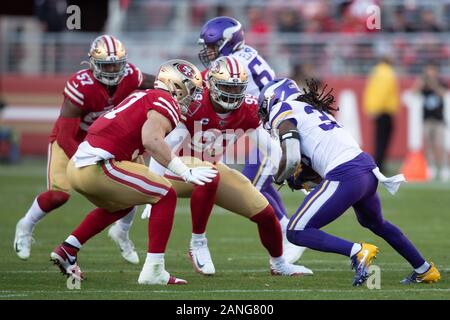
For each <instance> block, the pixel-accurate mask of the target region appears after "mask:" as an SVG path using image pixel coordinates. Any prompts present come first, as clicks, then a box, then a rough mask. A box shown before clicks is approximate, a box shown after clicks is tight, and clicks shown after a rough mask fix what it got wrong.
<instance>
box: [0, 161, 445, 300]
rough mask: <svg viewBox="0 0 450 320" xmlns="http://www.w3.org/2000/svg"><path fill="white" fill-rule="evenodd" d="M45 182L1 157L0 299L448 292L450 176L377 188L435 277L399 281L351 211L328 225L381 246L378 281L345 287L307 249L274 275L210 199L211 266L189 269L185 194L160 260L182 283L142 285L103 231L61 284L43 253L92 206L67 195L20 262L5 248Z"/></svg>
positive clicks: (291, 196) (142, 230) (340, 267)
mask: <svg viewBox="0 0 450 320" xmlns="http://www.w3.org/2000/svg"><path fill="white" fill-rule="evenodd" d="M44 188H45V163H44V162H43V160H42V161H29V162H26V163H24V164H22V165H20V166H0V208H1V209H0V210H1V218H0V219H1V220H0V221H1V222H0V299H121V300H123V299H181V300H186V299H450V280H449V271H450V236H449V235H450V185H443V184H427V185H425V184H422V185H420V184H407V185H404V186H403V187H402V188H401V189H400V191H399V193H398V194H397V195H396V196H395V197H393V196H390V195H389V194H387V192H385V190H384V189H383V188H380V189H383V190H380V192H381V196H382V200H383V208H384V211H385V217H386V218H387V219H389V220H390V221H392V222H393V223H395V224H397V225H398V226H399V227H400V228H401V229H402V230H403V231H404V232H405V234H407V235H408V236H409V237H410V239H411V240H412V241H413V242H414V243H415V244H416V245H417V246H418V248H419V249H420V250H421V252H422V253H423V254H424V256H425V257H426V258H427V259H431V260H432V261H434V262H435V263H436V265H437V267H438V268H439V269H440V271H441V275H442V280H441V282H439V283H437V284H433V285H414V286H402V285H400V284H399V281H400V280H401V279H402V278H403V277H404V276H406V275H407V274H408V273H409V272H410V271H411V270H410V267H409V265H408V264H407V263H406V262H405V261H404V260H403V259H402V258H401V257H400V256H399V255H398V254H397V253H396V252H394V250H393V249H391V248H390V247H389V246H388V245H387V244H386V243H385V242H384V241H383V240H381V239H380V238H378V237H376V236H375V235H373V234H371V233H370V232H369V231H367V230H365V229H363V228H362V227H360V226H359V225H358V223H357V221H356V219H355V217H354V214H353V211H348V212H347V213H345V215H344V216H343V217H342V218H341V219H339V220H338V221H336V222H334V223H333V224H332V225H330V226H328V227H327V228H326V230H327V231H329V232H331V233H333V234H335V235H338V236H341V237H345V238H347V239H349V240H354V241H361V240H364V241H368V242H371V243H374V244H376V245H377V246H379V247H380V250H381V252H380V254H379V255H378V259H377V260H376V261H375V264H376V265H378V266H379V267H380V269H381V289H379V290H377V289H373V290H369V289H368V288H367V287H366V286H363V287H360V288H354V287H352V286H351V280H352V275H353V272H352V271H350V267H349V259H347V258H345V257H343V256H338V255H334V254H325V253H320V252H313V251H311V250H310V251H307V252H306V253H305V254H304V256H303V257H302V259H301V261H300V262H299V263H301V264H304V265H305V266H307V267H309V268H311V269H313V271H314V272H315V275H314V276H313V277H292V278H288V277H272V276H270V273H269V269H268V256H267V254H266V252H265V250H264V249H263V248H262V246H261V245H260V243H259V239H258V236H257V230H256V227H255V225H254V224H253V223H251V222H249V221H247V220H246V219H244V218H242V217H239V216H236V215H234V214H231V213H229V212H226V211H224V210H222V209H220V208H215V209H214V212H213V214H212V216H211V219H210V223H209V226H208V230H207V231H208V239H209V244H210V249H211V253H212V256H213V259H214V262H215V266H216V271H217V272H216V275H215V276H213V277H203V276H201V275H199V274H197V273H195V272H194V271H193V269H192V266H191V263H190V261H189V260H188V259H187V258H186V252H187V248H188V243H189V239H190V216H189V214H188V213H189V211H188V202H187V201H186V200H181V201H179V204H178V209H177V214H176V216H175V225H174V228H173V231H172V236H171V239H170V242H169V246H168V250H167V254H166V267H167V269H168V270H169V271H170V272H171V273H173V274H175V275H177V276H179V277H181V278H185V279H187V280H188V281H189V284H188V285H186V286H167V287H164V286H141V285H139V284H138V283H137V278H138V275H139V272H140V269H141V266H140V265H139V266H134V265H130V264H127V263H126V262H125V261H123V260H122V258H121V256H120V254H119V250H118V249H117V248H116V246H115V245H114V244H113V243H112V242H111V241H110V240H109V238H108V237H107V235H106V232H104V233H102V234H100V235H98V236H97V237H96V238H94V239H92V240H91V241H90V242H88V243H87V244H86V245H85V246H84V247H83V249H82V251H81V253H80V254H79V264H80V266H81V268H82V270H83V271H84V273H85V276H86V281H84V282H83V283H82V286H81V290H69V289H67V287H66V279H65V278H64V277H63V276H62V275H61V274H60V273H59V271H58V270H57V268H56V267H55V266H53V265H52V264H51V263H50V262H49V254H50V252H51V250H52V249H53V248H54V247H55V246H56V245H57V244H58V243H59V242H61V241H62V240H64V239H65V238H66V237H67V235H68V234H69V233H70V232H71V231H72V230H73V229H74V228H75V227H76V226H77V225H78V224H79V223H80V222H81V220H82V219H83V217H84V216H85V214H86V213H87V212H88V211H89V210H90V208H92V206H91V205H90V204H89V203H88V202H87V200H85V199H84V198H82V197H81V196H79V195H78V194H73V196H72V199H71V201H70V202H69V203H68V204H66V205H65V206H63V207H62V208H60V209H58V210H57V211H55V212H54V213H52V214H51V216H49V217H47V218H46V219H44V220H43V221H42V222H41V223H40V224H39V225H38V226H37V228H36V230H35V234H34V236H35V238H36V243H35V244H34V246H33V248H32V255H31V258H30V259H29V260H28V261H21V260H20V259H19V258H18V257H17V256H16V254H15V253H14V251H13V246H12V243H13V238H14V229H15V224H16V222H17V220H18V219H19V218H20V217H21V216H22V215H23V214H24V212H25V211H26V210H27V208H28V207H29V205H30V204H31V202H32V200H33V198H34V197H35V195H36V194H37V193H39V192H40V191H42V190H43V189H44ZM282 195H283V198H284V200H285V204H286V206H287V208H288V211H289V213H291V214H292V213H293V212H294V210H295V209H296V207H297V206H298V204H299V203H300V202H301V201H302V199H303V194H302V193H300V192H297V193H292V192H291V191H290V190H287V188H286V190H284V191H283V194H282ZM146 230H147V223H146V222H144V221H143V220H141V219H140V211H139V212H138V214H137V215H136V217H135V221H134V225H133V227H132V230H131V237H132V239H133V240H134V242H135V245H136V247H137V250H138V252H139V254H140V258H141V262H142V261H143V260H144V258H145V252H146V243H147V231H146Z"/></svg>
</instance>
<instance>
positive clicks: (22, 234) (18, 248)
mask: <svg viewBox="0 0 450 320" xmlns="http://www.w3.org/2000/svg"><path fill="white" fill-rule="evenodd" d="M33 242H34V239H33V230H31V231H30V228H29V227H27V226H26V224H25V221H24V218H22V219H20V220H19V222H17V225H16V235H15V236H14V251H15V252H16V254H17V255H18V256H19V258H20V259H22V260H27V259H28V258H29V257H30V253H31V244H32V243H33Z"/></svg>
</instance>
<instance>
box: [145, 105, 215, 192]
mask: <svg viewBox="0 0 450 320" xmlns="http://www.w3.org/2000/svg"><path fill="white" fill-rule="evenodd" d="M170 131H172V124H171V123H170V121H169V120H168V119H167V118H166V117H165V116H163V115H162V114H160V113H158V112H156V111H154V110H150V111H149V113H148V119H147V121H146V122H145V123H144V126H143V127H142V143H143V145H144V147H145V149H146V150H147V151H148V152H149V153H150V156H151V157H152V158H154V159H155V160H156V161H157V162H158V163H160V164H161V165H162V166H164V167H166V168H167V169H169V170H170V171H172V172H173V173H174V174H176V175H178V176H180V177H181V178H182V179H184V181H186V182H190V183H194V184H197V185H204V184H205V183H208V182H211V181H212V178H214V177H215V176H216V175H217V171H216V170H215V169H213V168H212V167H197V168H189V167H187V166H186V165H185V164H184V163H183V162H182V161H181V159H180V158H178V157H177V156H175V155H174V154H173V152H172V150H171V148H170V146H169V145H168V144H167V143H166V141H165V140H164V138H165V136H166V134H168V133H169V132H170Z"/></svg>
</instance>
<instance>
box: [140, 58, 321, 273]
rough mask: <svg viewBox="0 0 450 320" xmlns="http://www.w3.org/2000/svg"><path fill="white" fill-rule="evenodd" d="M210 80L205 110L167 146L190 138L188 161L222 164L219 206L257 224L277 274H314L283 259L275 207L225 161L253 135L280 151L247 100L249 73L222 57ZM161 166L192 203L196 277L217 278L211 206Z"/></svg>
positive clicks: (196, 111) (190, 117) (201, 98)
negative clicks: (209, 235) (228, 150)
mask: <svg viewBox="0 0 450 320" xmlns="http://www.w3.org/2000/svg"><path fill="white" fill-rule="evenodd" d="M206 78H207V84H208V86H207V87H206V88H204V89H203V92H202V93H201V94H200V95H198V96H197V98H196V101H195V102H196V103H197V102H201V107H198V106H197V105H196V104H193V105H191V106H190V108H189V111H188V112H187V114H186V115H185V117H184V118H183V121H182V123H180V124H179V125H178V126H177V128H176V130H174V131H173V132H172V133H171V134H170V135H169V136H168V137H167V138H166V141H167V142H168V144H169V145H171V146H172V148H174V149H177V148H178V147H179V143H180V142H182V141H184V142H186V139H185V138H186V137H187V136H189V135H190V140H189V141H188V142H189V146H188V148H186V147H183V148H182V153H183V157H182V159H183V161H185V162H186V163H189V164H190V165H194V166H195V165H204V164H202V162H201V161H200V160H198V158H200V159H202V160H209V161H212V162H218V163H217V164H216V167H217V170H218V171H219V173H220V181H219V185H218V188H217V192H216V196H215V197H216V198H215V204H217V205H219V206H221V207H223V208H225V209H227V210H229V211H231V212H235V213H237V214H240V215H242V216H244V217H246V218H249V219H250V220H251V221H253V222H255V223H256V224H257V226H258V231H259V235H260V239H261V242H262V244H263V245H264V247H265V248H266V249H267V250H268V252H269V254H270V269H271V272H272V274H274V275H285V276H291V275H300V274H312V271H311V270H309V269H307V268H305V267H303V266H298V265H293V264H289V263H287V262H286V261H285V259H284V257H283V256H282V254H283V248H282V242H283V240H282V233H281V228H280V225H279V222H278V219H277V218H276V216H275V213H274V211H273V208H272V207H271V205H270V204H269V203H268V201H267V200H266V199H265V197H264V196H263V195H262V194H261V193H260V192H259V191H258V190H257V189H256V188H255V187H254V186H253V185H252V183H251V182H250V181H249V180H248V179H247V178H246V177H244V176H243V175H242V174H241V173H239V172H238V171H236V170H232V169H231V168H229V167H228V166H226V165H224V164H223V163H221V162H220V159H221V156H222V154H223V150H224V148H225V147H226V146H230V145H234V144H235V141H236V140H237V138H238V137H237V136H236V133H238V135H239V133H241V134H244V133H247V134H249V136H250V137H251V138H253V139H256V140H257V141H258V142H260V143H262V144H263V145H264V147H263V148H264V149H265V150H269V151H270V150H272V151H274V152H275V151H277V150H278V148H279V146H278V145H277V144H276V143H274V145H271V146H270V145H269V144H270V143H271V142H272V139H271V138H270V136H269V135H268V133H267V132H266V131H265V130H264V129H263V128H262V127H260V120H259V115H258V99H257V98H256V97H253V96H250V95H245V90H246V85H247V73H246V71H245V68H243V66H242V64H241V63H240V62H239V61H238V60H237V59H236V58H234V57H230V56H228V57H220V58H218V59H217V60H216V61H214V62H213V63H212V64H211V66H210V67H209V69H208V72H207V76H206ZM255 129H256V130H255ZM248 130H251V131H250V132H249V131H248ZM218 142H219V143H218ZM273 148H276V149H277V150H273ZM192 156H193V157H192ZM155 160H156V161H155ZM242 160H244V159H242ZM157 162H158V160H157V159H152V160H151V163H150V168H151V169H152V171H155V172H159V173H160V174H164V176H165V177H166V178H167V179H169V181H171V183H172V185H173V187H174V189H175V190H176V192H177V195H178V197H190V198H191V214H192V238H191V242H190V248H189V256H190V258H191V260H192V263H193V266H194V269H195V270H196V271H197V272H199V273H201V274H204V275H212V274H214V273H215V267H214V264H213V262H212V259H211V255H210V252H209V249H208V246H207V239H206V235H205V230H206V225H207V223H208V218H209V216H210V213H211V211H212V206H210V207H209V206H198V205H196V203H198V200H195V195H194V194H193V193H192V186H189V185H188V184H186V183H184V182H183V181H180V179H179V178H178V177H176V176H174V175H173V174H172V173H170V172H167V171H166V170H165V169H164V168H162V167H161V166H159V165H158V163H157ZM149 211H150V208H149V207H148V206H147V208H146V212H144V214H143V215H144V216H145V215H146V214H148V213H149ZM152 215H153V212H152Z"/></svg>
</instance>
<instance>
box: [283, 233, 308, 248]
mask: <svg viewBox="0 0 450 320" xmlns="http://www.w3.org/2000/svg"><path fill="white" fill-rule="evenodd" d="M306 234H307V232H306V230H291V229H288V230H287V231H286V238H287V239H288V241H289V242H290V243H293V244H296V245H298V246H306V241H305V240H306V237H305V236H306Z"/></svg>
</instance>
